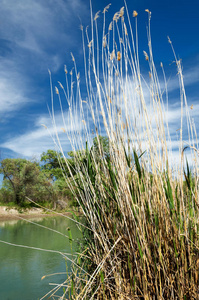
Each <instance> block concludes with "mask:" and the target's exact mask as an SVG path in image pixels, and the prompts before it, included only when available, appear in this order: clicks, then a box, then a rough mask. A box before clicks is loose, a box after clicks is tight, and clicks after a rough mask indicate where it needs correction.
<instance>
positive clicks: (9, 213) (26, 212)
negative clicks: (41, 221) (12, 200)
mask: <svg viewBox="0 0 199 300" xmlns="http://www.w3.org/2000/svg"><path fill="white" fill-rule="evenodd" d="M61 214H63V215H67V214H69V212H62V213H61ZM53 215H54V216H56V215H57V213H56V212H47V211H46V210H45V209H42V208H38V207H32V208H26V209H20V210H19V209H17V208H15V207H9V206H0V221H5V220H16V219H19V218H20V217H21V218H24V219H28V218H32V217H47V216H53Z"/></svg>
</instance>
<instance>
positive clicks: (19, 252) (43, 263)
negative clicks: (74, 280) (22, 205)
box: [0, 217, 81, 300]
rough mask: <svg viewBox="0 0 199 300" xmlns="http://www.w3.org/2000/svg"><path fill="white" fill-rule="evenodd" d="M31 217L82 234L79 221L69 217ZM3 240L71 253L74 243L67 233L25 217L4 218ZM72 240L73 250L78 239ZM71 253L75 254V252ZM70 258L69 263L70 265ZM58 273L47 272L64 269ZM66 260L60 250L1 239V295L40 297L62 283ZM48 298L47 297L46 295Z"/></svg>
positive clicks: (17, 299)
mask: <svg viewBox="0 0 199 300" xmlns="http://www.w3.org/2000/svg"><path fill="white" fill-rule="evenodd" d="M31 221H33V222H35V223H37V224H39V225H42V226H46V227H48V228H52V229H54V230H57V231H59V232H61V233H63V234H65V235H68V228H70V229H71V232H72V238H73V240H75V241H76V240H78V239H80V238H81V233H80V231H79V229H78V228H77V226H76V225H75V223H74V222H73V221H71V220H68V219H67V218H65V217H45V218H43V217H42V218H34V219H31ZM0 240H3V241H6V242H9V243H13V244H18V245H26V246H30V247H35V248H41V249H47V250H54V251H61V252H64V253H71V243H69V239H68V238H66V237H64V236H63V235H59V234H58V233H55V232H52V231H50V230H47V229H45V228H42V227H39V226H37V225H35V224H32V223H29V222H27V221H25V220H12V221H10V220H9V221H0ZM75 241H74V242H72V252H73V253H74V251H75V250H76V249H77V245H78V242H75ZM68 257H70V258H71V255H70V256H69V255H68ZM70 264H71V263H70V262H69V261H67V266H68V268H69V269H70ZM60 272H63V273H64V274H58V275H54V276H47V277H45V278H44V279H43V280H41V278H42V277H43V276H45V275H50V274H53V273H60ZM65 272H66V261H65V259H64V258H63V256H62V255H60V254H59V253H51V252H44V251H40V250H35V249H27V248H21V247H16V246H11V245H7V244H4V243H0V299H2V300H37V299H40V298H42V296H44V295H45V294H46V293H47V292H49V291H50V290H51V289H52V288H54V287H55V285H54V284H55V283H57V284H60V283H62V282H63V281H64V280H65V279H66V277H67V275H66V274H65ZM45 299H47V297H46V298H45Z"/></svg>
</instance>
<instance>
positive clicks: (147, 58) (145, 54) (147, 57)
mask: <svg viewBox="0 0 199 300" xmlns="http://www.w3.org/2000/svg"><path fill="white" fill-rule="evenodd" d="M143 53H144V56H145V59H146V60H149V56H148V54H147V53H146V51H143Z"/></svg>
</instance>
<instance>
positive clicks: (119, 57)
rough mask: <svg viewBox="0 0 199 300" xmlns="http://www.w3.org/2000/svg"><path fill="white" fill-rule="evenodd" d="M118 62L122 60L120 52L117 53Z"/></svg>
mask: <svg viewBox="0 0 199 300" xmlns="http://www.w3.org/2000/svg"><path fill="white" fill-rule="evenodd" d="M117 60H118V61H120V60H121V53H120V51H118V52H117Z"/></svg>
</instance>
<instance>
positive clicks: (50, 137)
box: [0, 113, 82, 157]
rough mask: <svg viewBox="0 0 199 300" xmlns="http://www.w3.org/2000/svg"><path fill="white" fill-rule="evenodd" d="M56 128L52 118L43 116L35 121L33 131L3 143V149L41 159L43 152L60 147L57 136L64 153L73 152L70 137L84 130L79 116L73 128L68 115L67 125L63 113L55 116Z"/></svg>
mask: <svg viewBox="0 0 199 300" xmlns="http://www.w3.org/2000/svg"><path fill="white" fill-rule="evenodd" d="M55 120H56V127H55V126H53V124H52V121H51V118H50V116H49V115H48V116H47V115H43V116H41V117H39V118H37V120H36V121H35V124H34V126H33V129H32V130H30V131H27V132H26V133H24V134H22V135H16V136H15V137H13V138H11V139H9V140H7V141H6V142H4V143H2V144H1V145H0V146H1V147H2V148H7V149H9V150H12V151H14V152H15V153H20V154H21V155H22V156H25V157H33V156H34V157H35V156H37V157H39V156H40V155H41V153H42V152H43V151H47V150H48V149H52V148H54V147H56V145H57V146H58V147H59V143H58V140H57V136H58V137H59V140H60V142H61V145H62V148H63V151H64V152H65V151H66V152H68V151H70V150H71V146H70V142H69V139H68V136H69V137H71V138H74V135H76V134H77V132H81V130H82V122H81V118H80V117H79V116H76V117H75V118H74V124H73V126H72V127H71V125H70V121H69V115H68V113H66V114H65V124H64V122H63V120H62V116H61V113H57V114H55Z"/></svg>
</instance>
